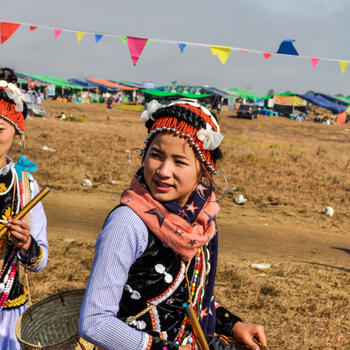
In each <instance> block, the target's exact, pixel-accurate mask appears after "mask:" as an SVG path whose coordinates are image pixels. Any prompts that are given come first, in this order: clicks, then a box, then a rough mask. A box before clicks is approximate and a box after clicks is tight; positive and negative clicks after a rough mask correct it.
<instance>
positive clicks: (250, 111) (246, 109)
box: [237, 104, 259, 120]
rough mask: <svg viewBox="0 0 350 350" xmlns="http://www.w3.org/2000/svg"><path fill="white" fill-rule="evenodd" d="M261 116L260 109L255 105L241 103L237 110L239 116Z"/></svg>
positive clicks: (249, 117)
mask: <svg viewBox="0 0 350 350" xmlns="http://www.w3.org/2000/svg"><path fill="white" fill-rule="evenodd" d="M258 116H259V109H258V107H256V106H254V105H249V104H241V105H240V106H239V109H238V111H237V117H238V118H247V119H252V120H253V119H254V118H255V119H257V118H258Z"/></svg>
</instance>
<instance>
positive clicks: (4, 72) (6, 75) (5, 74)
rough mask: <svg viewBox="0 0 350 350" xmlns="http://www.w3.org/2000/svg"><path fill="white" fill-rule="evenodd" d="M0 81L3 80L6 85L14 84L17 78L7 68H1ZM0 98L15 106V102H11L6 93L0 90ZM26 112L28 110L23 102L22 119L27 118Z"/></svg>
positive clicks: (12, 71)
mask: <svg viewBox="0 0 350 350" xmlns="http://www.w3.org/2000/svg"><path fill="white" fill-rule="evenodd" d="M0 80H5V81H7V82H8V83H13V84H16V83H17V80H18V78H17V75H16V73H15V72H14V70H13V69H11V68H8V67H3V68H0ZM0 98H1V99H3V100H5V101H6V102H9V103H12V104H15V101H13V100H12V98H9V97H8V96H7V93H6V91H5V90H2V89H0ZM27 110H28V108H27V104H26V103H25V102H24V101H23V112H22V114H23V116H24V119H25V118H26V117H27Z"/></svg>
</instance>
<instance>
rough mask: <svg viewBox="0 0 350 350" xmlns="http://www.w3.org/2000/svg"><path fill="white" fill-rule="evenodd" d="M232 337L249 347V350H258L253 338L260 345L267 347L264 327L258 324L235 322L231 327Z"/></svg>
mask: <svg viewBox="0 0 350 350" xmlns="http://www.w3.org/2000/svg"><path fill="white" fill-rule="evenodd" d="M233 337H234V338H235V339H236V340H237V341H239V342H241V343H243V344H246V345H247V346H249V348H250V349H251V350H256V349H259V350H260V348H259V345H257V344H256V343H255V342H254V340H253V338H256V339H257V340H258V341H259V342H260V343H261V344H264V345H267V341H266V335H265V330H264V327H263V326H260V325H258V324H252V323H244V322H236V323H235V325H234V326H233Z"/></svg>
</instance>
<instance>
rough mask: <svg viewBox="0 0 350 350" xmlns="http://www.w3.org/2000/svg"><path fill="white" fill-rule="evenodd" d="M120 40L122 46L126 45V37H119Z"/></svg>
mask: <svg viewBox="0 0 350 350" xmlns="http://www.w3.org/2000/svg"><path fill="white" fill-rule="evenodd" d="M120 40H121V41H122V42H123V43H124V44H126V42H127V40H126V36H121V37H120Z"/></svg>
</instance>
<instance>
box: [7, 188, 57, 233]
mask: <svg viewBox="0 0 350 350" xmlns="http://www.w3.org/2000/svg"><path fill="white" fill-rule="evenodd" d="M50 191H51V190H50V188H49V187H47V186H45V187H44V188H43V189H42V190H41V191H40V192H39V193H38V194H37V195H36V196H35V197H34V198H33V199H32V200H31V201H30V202H28V204H27V205H26V206H25V207H24V208H22V209H21V210H20V211H19V213H18V214H17V215H15V217H14V218H15V219H18V220H21V219H22V218H23V217H24V216H25V215H26V214H27V213H28V212H29V211H30V210H31V209H32V208H33V207H34V206H35V205H37V204H38V203H39V202H40V201H41V200H42V199H43V198H44V197H45V196H46V195H47V194H48V193H49V192H50ZM7 230H8V227H7V226H4V227H3V228H2V229H1V230H0V238H1V237H2V236H3V235H4V234H5V233H6V232H7Z"/></svg>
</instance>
